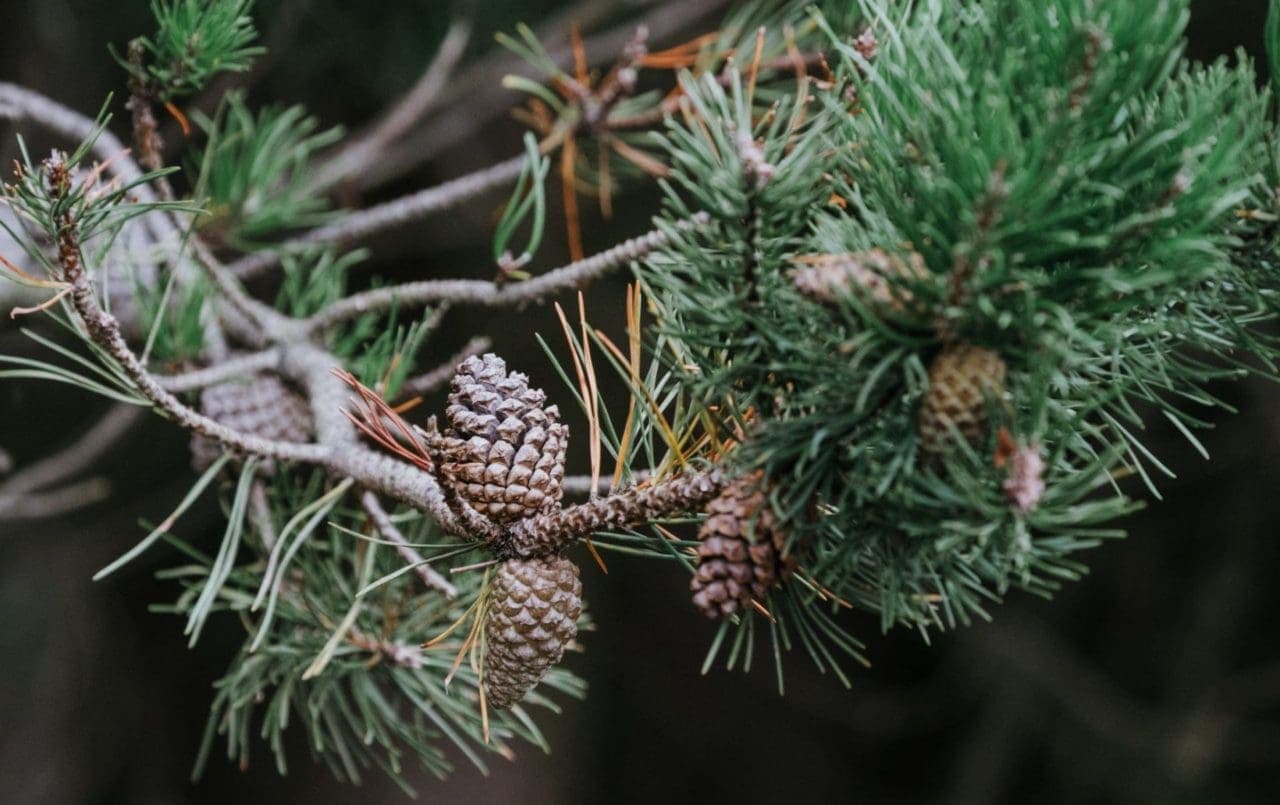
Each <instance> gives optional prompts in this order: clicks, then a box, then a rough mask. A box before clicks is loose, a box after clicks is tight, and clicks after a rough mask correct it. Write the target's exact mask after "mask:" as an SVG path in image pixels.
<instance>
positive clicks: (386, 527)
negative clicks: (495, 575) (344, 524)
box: [360, 492, 458, 598]
mask: <svg viewBox="0 0 1280 805" xmlns="http://www.w3.org/2000/svg"><path fill="white" fill-rule="evenodd" d="M360 505H361V506H362V507H363V508H364V511H365V514H368V515H369V520H370V521H372V522H373V527H374V528H376V529H378V533H379V534H381V535H382V538H383V539H385V540H386V541H387V542H392V543H395V548H396V553H398V554H400V558H401V559H403V560H404V561H405V564H408V565H413V566H414V572H415V573H417V574H418V578H419V579H421V580H422V583H423V584H425V585H426V586H427V587H428V588H429V589H432V590H438V591H439V592H441V593H443V594H444V596H445V597H446V598H456V597H457V595H458V588H456V587H454V586H453V585H452V584H450V583H449V580H448V579H446V578H445V577H444V576H441V575H440V574H439V573H438V572H436V570H435V569H434V568H432V567H431V565H429V564H427V562H426V560H425V559H423V558H422V554H420V553H418V551H417V550H416V549H415V548H414V547H413V546H412V545H410V544H409V540H408V539H406V538H405V536H404V534H403V533H401V532H400V529H398V528H396V525H395V523H393V522H391V517H390V515H388V514H387V511H386V509H384V508H382V503H381V502H379V500H378V496H377V495H375V494H374V493H372V492H365V493H364V494H363V495H361V496H360Z"/></svg>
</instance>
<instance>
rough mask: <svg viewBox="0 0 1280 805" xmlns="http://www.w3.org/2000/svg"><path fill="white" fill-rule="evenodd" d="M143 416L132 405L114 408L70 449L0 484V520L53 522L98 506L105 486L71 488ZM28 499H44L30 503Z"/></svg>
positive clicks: (96, 482)
mask: <svg viewBox="0 0 1280 805" xmlns="http://www.w3.org/2000/svg"><path fill="white" fill-rule="evenodd" d="M146 413H147V412H146V410H145V409H143V408H139V407H138V406H136V405H124V404H116V405H113V406H111V407H110V408H109V409H108V410H107V412H106V413H105V414H104V415H103V416H102V418H101V419H99V420H98V421H97V422H95V423H94V424H93V425H92V426H91V427H90V428H89V429H88V430H87V431H85V432H84V433H83V434H82V435H80V436H79V437H78V438H76V440H75V441H73V442H72V443H71V444H69V445H67V446H66V447H64V448H63V449H61V450H59V451H58V452H56V453H54V454H52V455H49V456H46V457H45V458H42V459H40V460H39V461H37V462H35V463H34V464H30V465H28V466H26V467H24V468H23V469H22V470H20V471H19V472H16V473H14V474H13V475H10V476H9V477H7V478H4V479H0V520H4V519H8V518H13V519H19V518H31V517H40V516H43V517H51V516H54V515H56V514H61V513H63V512H66V511H70V510H72V509H76V508H80V507H82V506H87V505H89V504H91V503H94V502H96V501H98V500H101V499H102V498H103V497H105V496H106V492H107V487H106V485H105V482H104V481H103V480H101V479H94V480H93V481H92V482H91V485H89V486H83V485H77V484H75V478H76V476H78V475H80V474H81V473H83V472H85V471H86V470H89V469H91V468H92V467H94V466H95V465H96V464H97V463H98V462H99V461H100V460H101V459H102V458H103V456H105V455H106V454H107V453H109V452H110V451H111V450H113V449H114V448H116V447H117V446H118V445H119V442H120V440H121V438H122V437H123V436H124V435H125V434H127V433H128V432H129V431H130V430H131V429H132V428H133V427H134V425H136V424H137V423H139V422H140V421H142V419H143V418H144V416H145V415H146ZM31 493H43V494H42V495H40V497H39V498H38V499H33V496H32V494H31ZM79 493H84V494H79Z"/></svg>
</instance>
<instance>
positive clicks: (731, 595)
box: [689, 473, 795, 618]
mask: <svg viewBox="0 0 1280 805" xmlns="http://www.w3.org/2000/svg"><path fill="white" fill-rule="evenodd" d="M706 515H707V518H706V520H704V521H703V523H702V527H701V528H700V529H699V531H698V566H697V569H696V570H695V571H694V574H693V579H692V580H691V581H690V583H689V587H690V589H691V590H692V591H693V603H694V605H695V606H697V607H698V609H700V610H702V612H703V614H704V615H706V616H707V617H708V618H721V617H725V616H728V615H732V614H733V613H735V612H737V611H738V610H740V609H746V608H747V607H749V606H750V605H751V601H752V599H755V600H757V601H763V600H764V599H765V598H766V597H767V596H768V594H769V590H770V588H772V587H773V585H775V584H777V583H778V582H780V581H782V580H784V579H785V578H786V577H787V576H788V575H789V574H790V573H791V570H792V569H793V567H794V564H795V562H794V560H793V559H792V558H791V557H789V556H787V555H786V553H785V552H786V548H787V532H786V531H785V530H783V529H782V527H781V525H780V524H779V523H778V519H777V516H776V515H774V513H773V509H772V507H771V506H770V505H769V500H768V497H767V495H766V493H765V489H764V486H763V484H762V475H761V474H760V473H754V474H752V475H749V476H746V477H743V478H739V479H737V480H735V481H733V482H731V483H730V484H729V485H728V486H726V487H725V488H724V490H723V491H722V492H721V493H720V495H719V496H718V497H715V498H713V499H712V500H711V502H710V503H708V504H707V509H706Z"/></svg>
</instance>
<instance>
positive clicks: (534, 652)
mask: <svg viewBox="0 0 1280 805" xmlns="http://www.w3.org/2000/svg"><path fill="white" fill-rule="evenodd" d="M581 614H582V582H581V581H579V580H578V566H577V565H575V564H574V563H573V562H570V561H569V560H568V559H564V558H561V557H550V558H545V559H508V560H507V561H505V562H503V563H502V565H500V566H499V568H498V573H497V576H496V577H495V578H494V581H493V588H492V591H491V598H490V600H489V609H488V613H487V615H486V616H485V640H486V645H487V649H486V657H485V691H486V692H487V695H488V702H489V706H490V707H494V708H497V709H499V710H501V709H503V708H505V707H509V706H511V705H512V704H515V703H516V702H518V701H520V699H522V698H524V695H525V694H526V693H528V692H529V691H530V690H532V689H533V687H534V686H535V685H537V684H538V681H539V680H540V679H542V677H543V676H544V675H545V674H546V673H547V671H548V670H550V668H551V666H553V665H555V664H556V663H558V662H559V661H560V657H561V656H562V655H563V654H564V650H565V646H567V645H568V644H569V642H570V641H571V640H573V638H574V636H575V635H577V633H578V616H579V615H581Z"/></svg>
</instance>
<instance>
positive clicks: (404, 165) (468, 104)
mask: <svg viewBox="0 0 1280 805" xmlns="http://www.w3.org/2000/svg"><path fill="white" fill-rule="evenodd" d="M726 5H728V3H727V2H726V0H665V2H657V1H656V0H642V1H641V2H638V3H633V4H630V5H629V9H631V10H632V11H633V12H634V11H643V12H645V13H644V16H643V20H644V24H645V25H646V27H647V28H648V29H649V35H650V37H651V39H652V40H653V41H657V42H661V41H665V40H667V39H669V38H671V37H672V36H676V35H678V34H680V33H683V32H686V31H689V30H691V29H694V28H696V26H697V25H698V24H700V23H703V22H706V21H708V20H710V19H711V18H712V15H714V14H715V13H716V12H717V11H720V10H721V9H722V8H724V7H725V6H726ZM617 7H618V4H617V3H613V2H608V1H607V0H585V1H584V2H580V3H578V4H577V5H575V6H571V7H570V8H568V9H566V10H564V11H563V12H560V13H559V14H556V15H553V16H552V17H551V18H550V19H549V20H547V21H546V22H545V23H543V24H542V25H540V26H539V27H538V28H537V29H536V31H535V33H536V36H537V38H538V39H539V40H540V41H542V42H544V43H546V44H547V46H548V48H549V49H550V55H551V57H552V59H553V60H554V61H555V63H556V64H558V65H560V67H561V68H564V69H567V68H569V67H570V66H571V65H572V64H573V58H574V56H573V49H572V47H571V46H570V44H569V42H568V37H567V35H566V34H567V32H568V31H569V30H570V28H571V27H572V26H573V25H579V26H581V27H582V28H583V29H584V30H586V31H590V30H591V29H592V27H593V26H594V25H595V24H596V23H597V21H598V20H600V19H604V18H607V17H608V16H612V15H613V14H614V13H615V12H616V9H617ZM635 27H636V23H635V21H634V19H628V20H626V21H623V22H621V23H618V24H617V25H614V26H612V27H609V28H607V29H605V30H602V31H599V32H594V33H588V34H586V35H585V36H584V38H583V45H584V48H585V53H586V57H587V60H588V62H589V63H591V64H600V63H602V62H607V61H609V60H611V59H613V58H616V56H617V54H618V53H620V52H621V51H622V49H623V47H625V45H626V44H627V42H628V41H630V40H631V38H632V37H633V36H634V33H635ZM429 69H430V68H428V70H429ZM537 72H538V71H537V70H536V69H535V68H534V67H533V66H531V65H529V64H528V63H527V62H525V61H524V60H523V59H521V58H520V57H518V56H515V55H512V54H510V53H508V52H506V51H505V50H503V49H500V48H499V49H495V50H494V51H493V52H492V53H491V54H490V55H488V56H486V57H484V58H482V59H481V60H479V61H477V62H476V63H474V64H472V65H470V66H467V67H466V68H464V69H462V70H460V71H458V72H457V73H456V74H455V75H454V77H453V80H452V81H451V82H450V85H449V88H448V89H447V90H446V91H444V92H441V93H439V94H438V95H437V96H436V97H435V99H434V103H431V104H427V105H426V107H425V108H423V109H422V110H421V113H420V115H419V120H418V121H417V123H418V124H417V125H415V126H414V127H413V128H412V129H411V130H410V131H408V132H407V134H406V135H405V136H404V137H403V139H402V140H400V141H399V142H390V143H387V144H386V147H384V148H383V150H382V152H381V153H380V154H378V155H377V156H376V158H373V159H371V160H369V161H367V163H366V164H365V166H364V167H365V170H364V171H363V172H362V173H360V174H357V175H351V176H349V177H347V180H348V181H349V182H351V183H352V184H353V185H354V186H355V188H356V189H358V190H362V191H368V190H373V189H375V188H377V187H381V186H382V185H384V184H387V183H388V182H391V181H393V180H395V179H397V178H398V177H401V176H403V175H405V174H406V173H408V172H410V171H413V170H415V169H417V168H419V167H421V166H422V165H424V164H427V163H428V162H431V161H432V160H434V159H437V158H439V157H440V156H441V155H442V154H443V153H444V152H446V151H447V150H449V149H450V148H453V147H455V146H458V145H460V144H461V143H463V142H465V141H466V140H467V139H469V138H470V137H472V136H473V135H474V134H475V133H476V132H478V131H479V130H480V129H481V128H483V127H484V126H485V125H487V124H488V123H490V122H491V121H493V120H494V119H495V118H498V117H500V116H502V115H504V114H506V113H507V112H508V111H509V110H510V108H511V105H512V102H513V98H514V96H513V93H512V92H511V90H509V89H507V88H505V87H504V86H503V79H504V78H505V77H506V76H508V75H513V74H515V75H522V76H525V77H536V76H537ZM437 109H438V110H439V112H438V113H436V114H432V115H430V117H427V113H429V112H432V111H433V110H437ZM324 170H325V169H323V168H322V171H324ZM325 175H326V176H328V175H329V174H328V173H327V171H326V172H325Z"/></svg>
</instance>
